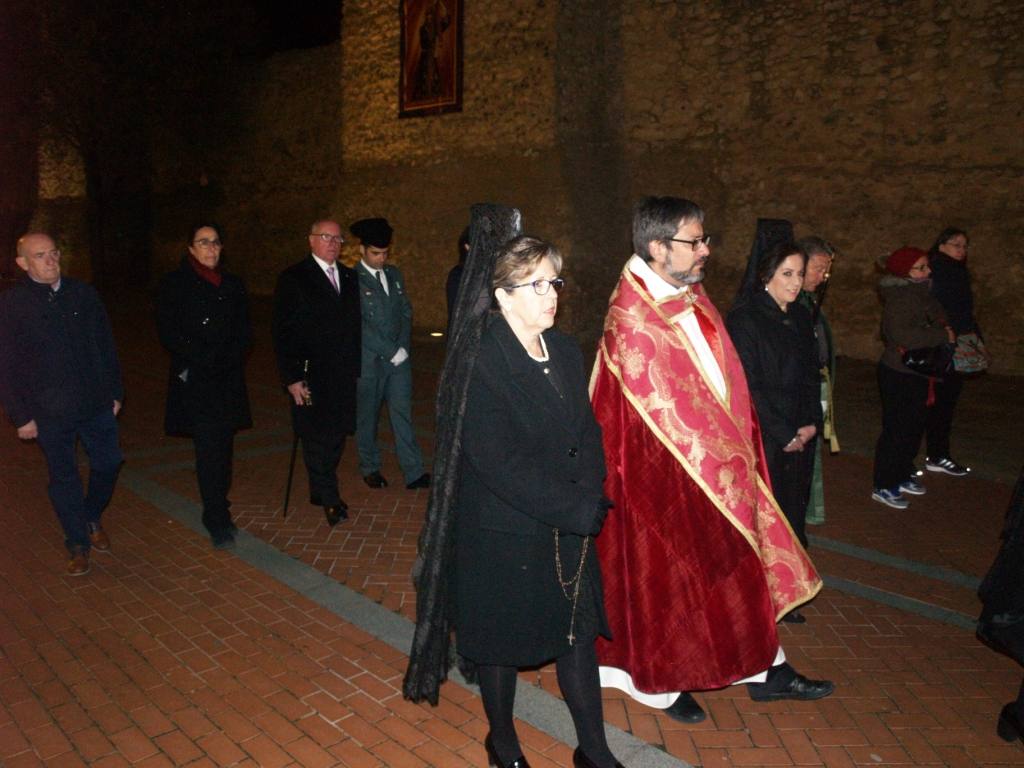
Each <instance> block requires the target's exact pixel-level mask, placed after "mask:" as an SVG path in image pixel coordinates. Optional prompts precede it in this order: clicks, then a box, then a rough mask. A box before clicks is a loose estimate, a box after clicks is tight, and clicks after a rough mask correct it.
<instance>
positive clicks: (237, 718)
mask: <svg viewBox="0 0 1024 768" xmlns="http://www.w3.org/2000/svg"><path fill="white" fill-rule="evenodd" d="M210 720H212V721H213V722H214V723H215V724H216V725H217V727H218V728H220V729H221V730H222V731H223V732H224V735H225V736H227V737H228V738H229V739H231V740H232V741H234V742H235V743H240V742H243V741H245V740H246V739H251V738H252V737H253V736H255V735H256V734H257V733H259V732H260V731H259V729H258V728H256V726H255V725H253V722H252V720H250V719H249V718H247V717H243V716H242V715H240V714H239V713H238V712H236V711H235V710H234V709H222V710H219V711H217V712H211V713H210Z"/></svg>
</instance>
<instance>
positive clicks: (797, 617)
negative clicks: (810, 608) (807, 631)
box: [782, 608, 807, 624]
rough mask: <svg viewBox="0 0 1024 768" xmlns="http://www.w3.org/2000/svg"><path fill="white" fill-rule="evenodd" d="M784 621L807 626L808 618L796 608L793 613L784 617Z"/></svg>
mask: <svg viewBox="0 0 1024 768" xmlns="http://www.w3.org/2000/svg"><path fill="white" fill-rule="evenodd" d="M782 620H783V621H784V622H786V623H787V624H806V623H807V617H806V616H804V615H803V614H802V613H800V611H798V610H797V609H796V608H794V609H793V610H792V611H790V612H789V613H787V614H786V615H785V616H783V617H782Z"/></svg>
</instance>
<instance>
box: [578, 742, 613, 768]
mask: <svg viewBox="0 0 1024 768" xmlns="http://www.w3.org/2000/svg"><path fill="white" fill-rule="evenodd" d="M572 768H601V767H600V766H599V765H598V764H597V763H595V762H594V761H593V760H591V759H590V758H589V757H587V756H586V755H585V754H583V750H582V749H580V748H579V747H576V751H575V752H573V753H572ZM615 768H626V766H624V765H623V764H622V763H620V762H619V761H618V760H616V761H615Z"/></svg>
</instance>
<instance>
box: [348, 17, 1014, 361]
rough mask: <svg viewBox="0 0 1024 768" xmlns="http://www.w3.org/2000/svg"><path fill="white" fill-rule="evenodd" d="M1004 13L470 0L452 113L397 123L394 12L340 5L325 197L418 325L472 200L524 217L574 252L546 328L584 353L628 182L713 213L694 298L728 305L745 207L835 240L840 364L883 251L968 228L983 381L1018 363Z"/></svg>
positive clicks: (869, 324)
mask: <svg viewBox="0 0 1024 768" xmlns="http://www.w3.org/2000/svg"><path fill="white" fill-rule="evenodd" d="M1022 8H1024V6H1021V4H1020V3H1019V2H988V3H983V2H966V3H950V2H937V1H935V0H928V1H925V0H917V1H913V2H903V3H867V2H864V3H848V2H804V1H800V0H781V1H779V2H770V3H769V2H753V1H747V2H725V1H719V2H711V3H677V2H665V1H658V0H646V1H645V2H641V1H638V0H631V1H630V0H622V1H620V2H607V1H606V2H602V1H601V0H579V1H578V2H569V0H563V1H562V2H545V0H536V2H517V3H510V4H503V5H502V6H501V7H492V6H491V5H490V4H488V5H486V7H485V6H484V5H483V4H475V3H469V4H467V7H466V12H465V14H466V16H465V19H466V23H465V97H464V109H463V112H462V113H461V114H454V115H443V116H439V117H429V118H416V119H406V120H400V119H398V118H397V112H398V105H397V78H398V60H397V52H398V45H399V31H398V17H397V13H395V9H394V8H393V7H387V6H383V5H382V4H379V3H373V2H370V0H360V1H358V2H348V3H346V4H345V19H344V22H343V35H342V73H343V76H342V97H343V98H342V110H343V112H342V128H341V136H342V140H341V143H342V150H343V156H344V169H343V173H342V178H341V184H340V185H339V189H338V196H337V201H338V206H339V210H342V211H344V212H345V213H346V214H349V215H351V216H352V217H353V218H354V217H355V216H359V215H364V214H365V215H369V214H373V215H386V216H388V217H389V218H390V219H391V220H392V221H393V222H394V223H395V225H396V229H397V230H398V232H397V236H396V242H395V249H394V251H395V258H396V261H397V263H399V264H400V265H401V266H402V268H403V269H404V271H405V272H406V276H407V282H408V284H409V286H410V289H411V291H412V294H413V299H414V301H415V304H416V310H417V317H418V319H419V320H420V321H421V322H423V323H424V324H427V325H435V326H436V325H440V324H441V323H443V299H442V286H443V276H444V272H445V271H446V268H447V266H448V265H449V264H450V263H451V262H452V261H453V260H454V249H453V245H454V241H455V237H456V236H457V234H458V231H459V230H460V228H461V226H462V224H463V223H464V221H465V211H466V208H467V207H468V205H469V204H470V203H472V202H474V201H478V200H496V201H499V202H506V203H509V204H512V205H517V206H519V207H521V208H522V209H523V213H524V222H525V225H526V228H527V229H528V230H530V231H533V232H536V233H538V234H540V235H542V236H546V237H549V238H551V239H554V240H555V241H556V242H557V243H558V244H559V245H561V246H562V247H563V248H564V249H565V250H566V252H567V272H568V276H569V278H570V280H571V281H572V284H574V286H575V290H573V291H572V292H571V293H569V294H568V296H567V297H566V300H565V302H564V303H563V308H562V310H561V313H562V322H563V323H564V324H565V325H566V326H567V327H569V328H570V329H572V330H573V331H575V332H576V333H577V334H578V335H579V336H580V337H581V339H583V340H584V343H585V345H589V344H591V343H592V341H593V339H594V338H596V335H597V333H598V331H599V324H600V317H601V315H602V314H603V305H604V301H605V299H606V297H607V294H608V292H609V290H610V288H611V286H612V285H613V283H614V279H615V276H616V274H617V272H618V270H619V268H620V267H621V265H622V262H623V261H624V260H625V258H626V257H627V256H628V254H629V232H628V230H629V209H630V206H631V203H632V201H633V200H634V199H636V198H637V197H638V196H640V195H641V194H645V193H658V194H678V195H683V196H687V197H691V198H692V199H694V200H696V201H698V202H700V203H701V204H702V205H703V206H704V207H705V208H706V210H707V214H708V219H707V229H708V231H710V232H712V233H714V234H715V235H716V236H717V240H718V245H717V246H716V248H715V249H714V261H713V262H712V265H711V268H710V273H709V277H708V287H709V290H710V291H711V293H712V295H713V296H714V297H715V299H716V300H717V302H718V303H719V305H720V306H721V307H722V308H723V309H727V308H728V306H729V304H730V302H731V298H732V295H733V293H734V291H735V287H736V286H737V284H738V282H739V277H740V274H741V273H742V268H743V265H744V263H745V260H746V256H747V253H748V251H749V247H750V241H751V238H752V235H753V231H754V225H755V222H756V219H757V218H758V217H759V216H768V217H782V218H789V219H791V220H792V221H794V223H795V225H796V230H797V234H798V235H804V234H812V233H814V234H820V235H822V236H824V237H826V238H828V239H830V240H831V241H832V242H834V243H835V244H836V245H837V246H838V248H839V249H840V251H841V254H842V255H841V257H840V259H839V260H838V262H837V264H836V265H835V269H834V271H833V273H834V283H833V285H832V289H831V292H830V296H829V312H830V316H831V317H832V318H833V324H834V326H835V328H836V333H837V339H838V345H839V350H840V352H841V353H842V354H847V355H852V356H855V357H863V358H872V357H875V356H876V355H877V354H878V352H879V349H880V345H879V342H878V338H877V336H878V318H879V315H880V306H879V304H878V300H877V296H876V293H875V284H876V282H877V277H878V273H877V271H876V261H877V259H878V258H879V257H881V256H883V255H884V254H886V253H888V252H890V251H892V250H894V249H895V248H898V247H900V246H902V245H904V244H914V245H918V246H920V247H923V248H927V247H929V245H930V244H931V242H932V240H933V238H934V237H935V235H936V234H937V233H938V231H939V230H940V229H942V228H943V227H945V226H946V225H949V224H953V225H957V226H961V227H963V228H965V229H967V230H968V231H969V232H970V233H971V236H972V244H971V245H972V248H971V251H972V255H971V268H972V272H973V275H974V279H975V284H976V287H975V292H976V298H977V306H978V315H979V319H980V321H981V323H982V325H983V328H984V329H985V331H986V336H987V338H988V340H989V343H990V344H989V345H990V347H991V348H992V351H993V353H994V354H995V356H996V370H1002V371H1005V372H1015V373H1024V342H1022V341H1021V340H1020V336H1021V334H1020V330H1021V324H1020V321H1019V320H1018V319H1017V318H1018V317H1019V314H1020V313H1019V312H1018V311H1017V310H1016V296H1017V295H1018V294H1019V293H1020V292H1021V290H1022V289H1024V262H1022V259H1021V256H1022V255H1024V253H1022V251H1024V226H1022V223H1021V218H1022V217H1021V208H1022V204H1021V202H1020V201H1021V200H1022V195H1021V193H1022V192H1024V181H1022V169H1024V131H1022V130H1021V127H1022V124H1021V113H1020V104H1021V103H1024V101H1022V97H1024V45H1022V43H1024V39H1022V38H1024V35H1022V30H1021V28H1020V25H1018V24H1015V23H1014V19H1015V18H1017V14H1018V13H1019V12H1020V10H1022Z"/></svg>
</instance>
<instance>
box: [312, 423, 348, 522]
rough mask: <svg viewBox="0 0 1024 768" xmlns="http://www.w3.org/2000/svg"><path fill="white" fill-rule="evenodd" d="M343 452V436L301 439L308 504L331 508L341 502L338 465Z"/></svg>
mask: <svg viewBox="0 0 1024 768" xmlns="http://www.w3.org/2000/svg"><path fill="white" fill-rule="evenodd" d="M344 450H345V435H339V436H338V437H337V438H323V437H318V438H311V437H303V438H302V461H303V462H304V463H305V465H306V473H307V474H308V475H309V503H310V504H315V505H317V506H322V507H333V506H335V505H337V504H339V503H340V502H341V496H340V495H339V493H338V463H339V462H340V461H341V454H342V451H344Z"/></svg>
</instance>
